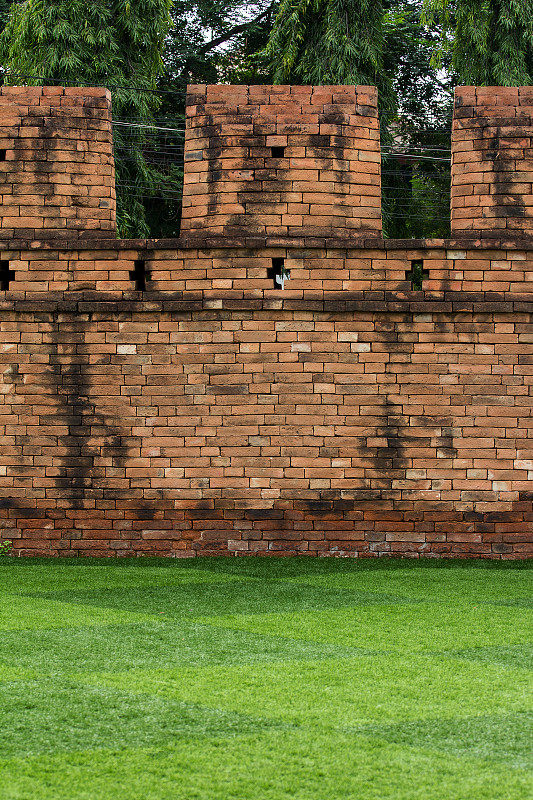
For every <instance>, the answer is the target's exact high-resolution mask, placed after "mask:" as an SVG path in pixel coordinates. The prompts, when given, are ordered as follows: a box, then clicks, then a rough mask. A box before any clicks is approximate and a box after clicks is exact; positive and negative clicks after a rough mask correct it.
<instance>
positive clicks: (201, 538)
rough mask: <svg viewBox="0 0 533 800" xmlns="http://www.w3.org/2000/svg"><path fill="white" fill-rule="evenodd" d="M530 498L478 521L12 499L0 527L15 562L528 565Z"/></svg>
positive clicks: (361, 507)
mask: <svg viewBox="0 0 533 800" xmlns="http://www.w3.org/2000/svg"><path fill="white" fill-rule="evenodd" d="M526 495H527V496H526ZM532 500H533V493H523V496H522V497H521V499H520V500H519V501H517V502H515V503H513V508H512V509H510V510H507V511H506V510H502V511H498V512H486V513H479V512H474V511H471V512H457V511H445V510H444V509H439V508H438V507H435V504H433V506H434V507H433V508H432V509H425V510H414V509H411V510H408V509H405V508H404V509H403V510H398V509H395V508H394V507H393V504H390V507H389V508H386V507H381V508H378V507H376V503H369V502H362V503H358V502H356V501H343V500H340V501H337V502H335V501H324V502H320V503H317V502H310V501H292V502H287V503H286V504H285V506H286V507H285V508H281V507H280V508H256V509H252V508H247V509H222V508H211V509H208V508H205V507H204V508H200V507H196V508H190V507H189V508H182V509H176V508H175V507H174V503H168V507H165V504H164V503H158V504H157V505H156V504H154V505H153V506H151V507H149V506H148V505H147V506H146V507H144V508H138V507H137V508H135V507H133V504H132V503H125V504H123V507H122V508H116V509H113V510H109V511H107V512H104V511H97V510H95V509H89V508H86V509H82V508H67V509H55V510H54V511H50V510H46V509H42V510H41V509H38V508H25V509H22V508H20V506H19V507H18V508H15V507H13V506H14V504H15V502H16V501H7V502H6V501H5V500H4V501H2V505H3V508H0V528H1V529H2V538H4V539H10V540H12V541H13V554H14V555H16V556H92V557H119V556H167V557H175V558H187V557H194V556H197V555H201V556H215V555H239V556H240V555H262V556H281V555H308V556H337V557H352V558H356V557H367V558H368V557H378V556H407V557H414V558H417V557H419V556H432V557H448V558H466V557H468V558H491V559H524V558H530V557H533V535H532V533H533V503H532ZM6 505H11V506H12V507H11V508H6ZM202 505H206V504H202ZM384 505H387V504H386V503H385V504H384ZM403 505H406V504H405V503H404V504H403ZM428 505H429V504H428ZM289 506H290V507H289Z"/></svg>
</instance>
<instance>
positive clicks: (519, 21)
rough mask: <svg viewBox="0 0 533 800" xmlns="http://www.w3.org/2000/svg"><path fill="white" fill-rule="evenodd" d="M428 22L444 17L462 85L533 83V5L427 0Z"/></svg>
mask: <svg viewBox="0 0 533 800" xmlns="http://www.w3.org/2000/svg"><path fill="white" fill-rule="evenodd" d="M426 6H427V10H426V19H427V20H431V19H435V18H438V19H439V20H440V23H441V25H442V28H443V31H444V34H445V35H446V34H447V33H449V32H452V36H451V37H449V38H447V39H446V40H445V47H446V46H447V47H449V48H451V51H452V60H453V66H454V68H455V70H456V72H457V75H458V81H459V83H460V84H463V85H474V86H527V85H530V84H532V83H533V8H532V4H531V0H426Z"/></svg>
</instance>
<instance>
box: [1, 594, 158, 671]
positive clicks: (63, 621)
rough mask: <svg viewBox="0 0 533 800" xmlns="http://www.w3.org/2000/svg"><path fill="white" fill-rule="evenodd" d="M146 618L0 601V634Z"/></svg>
mask: <svg viewBox="0 0 533 800" xmlns="http://www.w3.org/2000/svg"><path fill="white" fill-rule="evenodd" d="M147 619H150V615H149V614H142V613H135V612H132V611H127V610H116V609H113V608H105V607H102V608H98V607H96V606H84V605H79V604H75V603H66V602H63V601H59V600H49V599H44V598H41V597H28V596H26V595H12V594H5V593H3V594H2V595H1V602H0V631H13V630H21V631H22V630H30V629H39V628H65V627H77V626H87V625H91V626H92V625H116V624H117V623H121V622H123V623H131V622H144V621H146V620H147ZM0 657H2V650H1V649H0Z"/></svg>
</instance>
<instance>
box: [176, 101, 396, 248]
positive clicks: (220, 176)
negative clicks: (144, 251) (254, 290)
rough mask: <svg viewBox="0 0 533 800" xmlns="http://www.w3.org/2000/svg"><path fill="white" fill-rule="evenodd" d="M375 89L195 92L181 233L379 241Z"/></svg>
mask: <svg viewBox="0 0 533 800" xmlns="http://www.w3.org/2000/svg"><path fill="white" fill-rule="evenodd" d="M380 162H381V157H380V148H379V126H378V119H377V92H376V89H375V87H373V86H191V87H189V92H188V96H187V132H186V140H185V185H184V199H183V216H182V231H183V232H185V231H190V232H191V234H193V233H194V234H195V238H196V239H197V240H198V239H205V237H207V236H209V235H213V234H219V235H230V236H234V235H242V234H243V233H251V234H257V235H267V236H290V237H291V238H294V237H302V236H314V235H316V236H324V235H326V236H328V235H331V234H332V232H333V233H334V234H335V235H336V236H339V235H341V236H345V237H349V238H357V237H360V236H362V235H363V236H368V235H375V236H378V235H381V177H380Z"/></svg>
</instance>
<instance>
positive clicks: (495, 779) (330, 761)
mask: <svg viewBox="0 0 533 800" xmlns="http://www.w3.org/2000/svg"><path fill="white" fill-rule="evenodd" d="M532 791H533V781H532V778H531V773H530V772H528V771H525V770H522V769H519V768H513V767H512V766H509V765H507V764H501V763H494V762H493V761H491V760H490V759H473V758H461V757H457V756H454V755H453V754H452V753H449V752H446V751H444V752H435V751H433V750H425V749H419V748H416V749H415V748H411V747H405V746H399V745H396V744H388V743H387V742H385V741H384V740H383V739H380V738H378V737H371V736H367V737H365V736H358V735H356V734H343V733H337V734H335V735H332V736H330V737H329V738H328V740H327V741H324V740H322V739H317V738H316V736H314V735H313V732H312V731H307V730H303V731H284V730H281V731H267V732H262V733H258V734H254V735H249V736H243V737H239V738H235V739H232V740H228V739H224V738H222V739H220V738H207V737H206V738H204V739H202V740H198V739H196V738H191V739H179V740H178V741H177V742H176V743H175V744H174V745H172V746H169V747H166V748H135V749H124V750H122V751H120V750H117V751H116V752H106V751H87V752H81V753H65V754H63V755H46V756H40V757H34V758H28V759H25V760H22V759H11V760H0V800H29V798H35V797H38V798H39V800H72V798H74V797H75V798H76V800H95V798H98V800H131V799H132V798H143V800H257V799H258V798H261V800H281V798H283V800H286V798H291V800H324V798H326V797H331V798H343V800H344V799H346V800H443V798H446V800H471V799H472V798H475V800H530V798H531V795H532Z"/></svg>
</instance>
